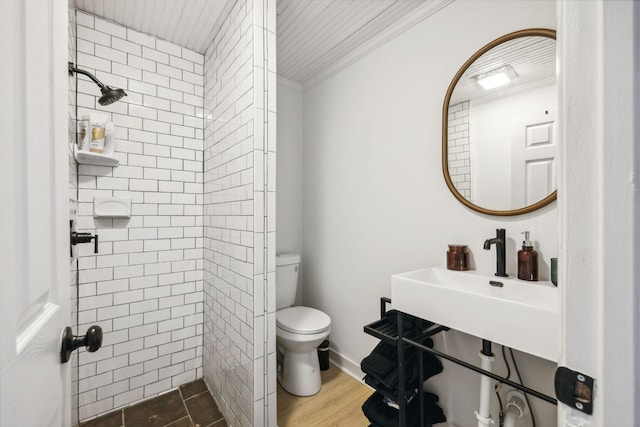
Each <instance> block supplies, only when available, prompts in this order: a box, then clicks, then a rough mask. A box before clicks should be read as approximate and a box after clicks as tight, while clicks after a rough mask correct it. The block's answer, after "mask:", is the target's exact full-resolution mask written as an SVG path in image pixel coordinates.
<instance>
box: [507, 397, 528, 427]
mask: <svg viewBox="0 0 640 427" xmlns="http://www.w3.org/2000/svg"><path fill="white" fill-rule="evenodd" d="M525 408H526V405H525V403H524V402H523V401H522V399H520V397H519V396H515V395H512V396H511V399H509V402H508V403H507V412H506V413H505V415H504V427H516V426H517V425H518V420H519V419H520V418H522V415H524V410H525Z"/></svg>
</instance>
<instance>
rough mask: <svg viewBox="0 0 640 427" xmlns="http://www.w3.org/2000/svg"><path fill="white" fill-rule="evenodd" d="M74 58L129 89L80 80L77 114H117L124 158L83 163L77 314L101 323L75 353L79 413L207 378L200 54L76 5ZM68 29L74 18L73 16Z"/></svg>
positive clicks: (118, 151)
mask: <svg viewBox="0 0 640 427" xmlns="http://www.w3.org/2000/svg"><path fill="white" fill-rule="evenodd" d="M77 24H78V25H77V37H78V39H77V45H78V51H79V53H78V58H77V61H78V67H80V68H82V69H85V70H87V71H89V72H92V73H96V76H97V77H98V79H99V80H101V81H102V82H103V83H104V84H107V85H111V86H115V87H120V88H122V89H124V90H125V91H126V92H127V96H126V97H125V98H123V99H122V100H121V101H119V102H116V103H114V104H111V105H109V106H105V107H103V106H100V105H99V104H98V103H97V99H98V97H99V94H100V92H99V89H98V87H97V86H96V85H95V84H93V83H92V82H91V81H89V80H88V79H87V78H84V77H82V76H80V77H79V78H78V101H77V102H78V116H81V115H82V114H86V113H90V112H100V113H105V114H107V115H108V116H109V118H110V119H111V120H112V121H113V122H114V123H115V126H116V138H117V140H116V145H115V155H116V156H117V157H118V159H119V160H120V166H118V167H115V168H111V167H104V166H90V165H79V166H78V187H79V189H78V198H79V200H78V201H79V211H80V217H79V224H78V229H79V230H82V231H91V232H96V233H97V234H98V235H99V236H100V238H99V240H100V244H99V254H98V255H95V254H93V245H92V244H87V245H80V246H79V254H80V257H79V270H80V271H79V276H80V281H79V286H78V292H79V318H80V326H79V329H80V331H79V332H78V333H80V334H83V333H84V331H85V330H86V328H87V327H88V326H89V325H91V324H94V323H95V324H98V325H100V326H101V327H102V329H103V331H104V343H103V347H102V348H101V349H100V350H99V351H98V352H96V353H87V352H86V351H84V350H82V351H81V352H80V354H79V359H80V362H79V363H80V369H79V371H80V373H79V384H78V385H79V390H80V394H79V401H80V419H81V420H86V419H89V418H91V417H94V416H96V415H99V414H102V413H105V412H109V411H111V410H113V409H116V408H118V407H122V406H126V405H130V404H132V403H134V402H137V401H139V400H142V399H146V398H150V397H153V396H156V395H158V394H159V393H163V392H166V391H168V390H170V389H172V388H175V387H177V386H179V385H180V384H183V383H186V382H189V381H192V380H195V379H197V378H200V377H202V375H203V370H202V349H203V346H202V337H203V169H202V165H203V136H204V132H203V94H204V77H203V72H204V69H203V64H204V57H203V55H201V54H198V53H196V52H192V51H189V50H187V49H184V48H182V47H180V46H177V45H173V44H171V43H168V42H165V41H162V40H157V39H155V38H153V37H150V36H147V35H144V34H140V33H138V32H136V31H133V30H131V29H128V28H125V27H122V26H120V25H116V24H113V23H111V22H107V21H104V20H102V19H99V18H97V17H94V16H91V15H88V14H86V13H83V12H80V11H78V12H77ZM71 27H74V25H73V23H71ZM96 196H116V197H130V198H131V199H132V216H131V218H130V219H94V218H93V198H94V197H96Z"/></svg>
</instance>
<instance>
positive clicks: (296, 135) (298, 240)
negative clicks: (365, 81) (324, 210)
mask: <svg viewBox="0 0 640 427" xmlns="http://www.w3.org/2000/svg"><path fill="white" fill-rule="evenodd" d="M277 140H278V142H277V144H278V165H277V174H278V175H277V182H278V191H277V195H276V203H277V207H278V218H277V223H276V229H277V230H278V237H277V242H276V251H277V252H278V253H284V252H288V253H291V252H293V253H301V251H302V238H303V235H302V191H303V181H302V180H303V174H302V147H303V144H302V87H300V86H299V85H296V84H295V83H292V82H288V81H286V80H284V79H282V78H279V79H278V138H277Z"/></svg>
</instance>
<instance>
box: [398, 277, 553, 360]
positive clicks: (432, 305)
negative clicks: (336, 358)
mask: <svg viewBox="0 0 640 427" xmlns="http://www.w3.org/2000/svg"><path fill="white" fill-rule="evenodd" d="M489 282H499V283H501V284H502V286H500V285H497V286H492V285H491V284H490V283H489ZM391 302H392V305H393V308H395V309H397V310H400V311H402V312H404V313H408V314H411V315H414V316H417V317H420V318H422V319H426V320H429V321H431V322H434V323H438V324H440V325H444V326H448V327H449V328H451V329H455V330H459V331H462V332H465V333H467V334H471V335H475V336H477V337H480V338H483V339H487V340H489V341H492V342H495V343H498V344H503V345H506V346H508V347H511V348H514V349H517V350H520V351H523V352H525V353H530V354H533V355H536V356H539V357H542V358H544V359H547V360H551V361H554V362H557V361H558V358H559V355H560V354H559V353H560V310H559V307H560V302H559V291H558V288H557V287H555V286H554V285H553V284H552V283H551V282H543V281H540V282H528V281H524V280H518V279H513V278H505V277H496V276H494V275H491V274H482V273H478V272H474V271H464V272H463V271H451V270H447V269H445V268H440V267H434V268H424V269H421V270H415V271H410V272H408V273H401V274H395V275H393V276H391Z"/></svg>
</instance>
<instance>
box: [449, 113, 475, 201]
mask: <svg viewBox="0 0 640 427" xmlns="http://www.w3.org/2000/svg"><path fill="white" fill-rule="evenodd" d="M448 122H449V123H448V129H447V131H448V138H447V141H448V145H447V150H448V154H449V157H448V160H449V176H450V177H451V181H452V182H453V185H454V186H455V187H456V189H457V190H458V193H460V195H462V196H463V197H464V198H465V199H467V200H469V201H470V202H472V201H473V198H472V192H471V156H470V152H471V144H470V140H469V101H464V102H460V103H459V104H456V105H452V106H451V107H449V117H448Z"/></svg>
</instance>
